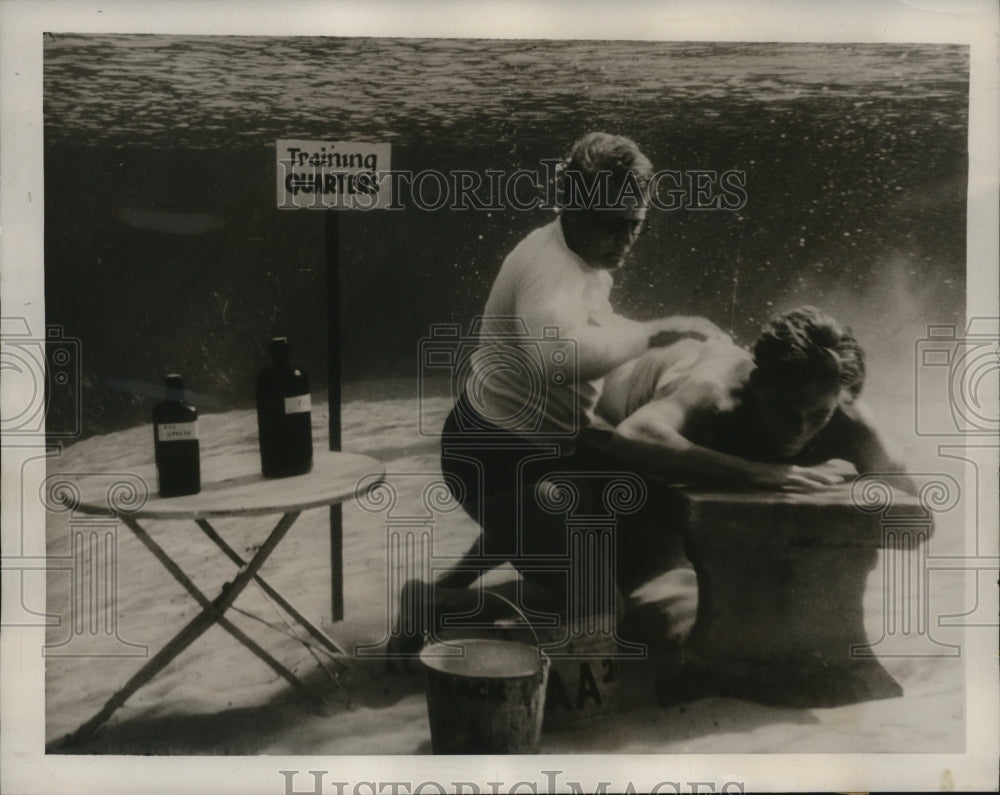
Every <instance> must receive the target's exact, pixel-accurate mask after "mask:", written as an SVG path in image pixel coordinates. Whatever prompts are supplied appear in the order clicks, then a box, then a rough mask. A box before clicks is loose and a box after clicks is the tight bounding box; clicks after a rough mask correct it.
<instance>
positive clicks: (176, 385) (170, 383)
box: [165, 373, 184, 400]
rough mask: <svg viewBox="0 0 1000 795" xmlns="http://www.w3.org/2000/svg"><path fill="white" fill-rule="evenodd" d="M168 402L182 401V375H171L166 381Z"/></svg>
mask: <svg viewBox="0 0 1000 795" xmlns="http://www.w3.org/2000/svg"><path fill="white" fill-rule="evenodd" d="M165 384H166V387H167V400H180V399H181V398H182V397H183V396H184V377H183V376H182V375H181V374H180V373H170V374H169V375H168V376H167V377H166V379H165Z"/></svg>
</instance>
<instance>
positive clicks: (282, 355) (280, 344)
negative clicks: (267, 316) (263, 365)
mask: <svg viewBox="0 0 1000 795" xmlns="http://www.w3.org/2000/svg"><path fill="white" fill-rule="evenodd" d="M271 355H272V356H273V357H274V361H275V362H277V363H278V364H288V358H289V353H288V337H272V338H271Z"/></svg>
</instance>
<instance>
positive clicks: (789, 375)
mask: <svg viewBox="0 0 1000 795" xmlns="http://www.w3.org/2000/svg"><path fill="white" fill-rule="evenodd" d="M753 359H754V364H755V365H756V366H757V370H758V377H759V378H761V379H762V380H763V381H765V382H766V383H768V384H774V385H778V386H780V385H782V384H786V383H803V382H819V383H829V384H831V385H839V386H840V387H841V388H842V389H845V390H847V392H848V393H849V394H850V395H851V397H852V398H853V397H857V395H858V394H859V393H860V392H861V387H862V386H863V384H864V381H865V352H864V350H862V348H861V346H860V345H859V344H858V341H857V340H856V339H855V338H854V334H853V333H852V332H851V330H850V329H849V328H848V327H847V326H844V325H841V324H840V323H838V322H837V321H836V320H834V319H833V318H832V317H830V316H829V315H826V314H824V313H823V312H821V311H820V310H818V309H817V308H816V307H814V306H802V307H799V308H797V309H792V310H791V311H789V312H785V313H783V314H781V315H778V316H777V317H775V318H773V319H772V320H771V321H770V322H769V323H768V324H767V325H766V326H765V327H764V329H763V331H761V334H760V336H759V337H758V338H757V342H756V343H755V344H754V346H753Z"/></svg>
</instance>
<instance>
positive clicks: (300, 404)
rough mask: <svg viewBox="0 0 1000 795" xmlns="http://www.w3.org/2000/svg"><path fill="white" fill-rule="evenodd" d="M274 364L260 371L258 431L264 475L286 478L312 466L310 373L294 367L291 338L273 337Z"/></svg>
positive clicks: (301, 472)
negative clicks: (291, 359)
mask: <svg viewBox="0 0 1000 795" xmlns="http://www.w3.org/2000/svg"><path fill="white" fill-rule="evenodd" d="M271 356H272V357H273V363H272V364H271V366H270V367H265V368H264V369H263V370H261V371H260V372H259V373H258V374H257V432H258V434H259V438H260V467H261V471H262V472H263V473H264V477H268V478H284V477H289V476H290V475H301V474H303V473H305V472H308V471H309V470H311V469H312V463H313V448H312V412H311V408H312V406H311V403H310V398H309V376H308V375H307V374H306V372H305V371H304V370H301V369H299V368H297V367H293V366H292V365H291V363H290V357H289V353H288V340H287V339H286V338H285V337H275V338H274V339H273V340H271Z"/></svg>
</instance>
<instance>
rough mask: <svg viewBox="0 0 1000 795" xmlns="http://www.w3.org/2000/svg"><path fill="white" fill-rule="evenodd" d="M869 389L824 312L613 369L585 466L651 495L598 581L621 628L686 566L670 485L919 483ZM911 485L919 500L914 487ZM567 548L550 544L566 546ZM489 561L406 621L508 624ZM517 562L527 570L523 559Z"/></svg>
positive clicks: (789, 315)
mask: <svg viewBox="0 0 1000 795" xmlns="http://www.w3.org/2000/svg"><path fill="white" fill-rule="evenodd" d="M864 378H865V357H864V352H863V350H862V349H861V347H860V345H859V344H858V342H857V341H856V340H855V338H854V336H853V335H852V333H851V332H850V330H849V329H847V328H846V327H844V326H842V325H841V324H839V323H838V322H837V321H835V320H834V319H833V318H831V317H829V316H828V315H825V314H824V313H822V312H820V311H819V310H818V309H816V308H814V307H811V306H803V307H800V308H797V309H793V310H791V311H789V312H785V313H783V314H781V315H779V316H777V317H775V318H774V319H773V320H771V322H770V323H768V325H767V326H766V327H765V328H764V329H763V331H762V332H761V334H760V336H759V337H758V339H757V340H756V342H755V343H754V345H753V347H752V350H751V351H747V350H744V349H743V348H740V347H738V346H737V345H735V344H734V343H733V342H732V341H731V340H730V339H729V338H726V337H710V338H708V339H704V340H702V339H695V338H684V339H681V340H680V341H678V342H675V343H673V344H671V345H668V346H665V347H662V348H656V349H651V350H649V351H648V352H646V353H645V354H643V355H642V356H640V357H638V358H637V359H634V360H632V361H630V362H627V363H626V364H624V365H622V366H621V367H619V368H618V369H616V370H614V371H612V372H611V373H610V374H609V375H608V376H607V377H606V378H605V382H604V390H603V396H602V398H601V400H600V402H599V403H598V406H597V411H598V412H599V414H600V415H601V417H602V418H603V420H605V421H606V422H607V425H606V426H604V428H603V430H602V429H600V427H599V426H598V427H594V428H591V429H589V430H588V431H587V433H588V434H590V438H589V439H586V438H585V439H584V440H582V441H585V442H588V443H585V444H581V445H580V448H581V449H580V452H579V453H578V454H579V455H581V456H591V457H592V458H591V460H590V461H589V462H587V466H585V467H582V469H584V470H586V471H598V470H602V469H603V470H604V471H606V472H616V471H627V472H633V473H635V474H637V475H640V476H641V477H643V478H645V479H646V480H647V482H648V485H649V488H648V490H647V491H648V497H647V500H646V503H645V505H644V507H643V508H642V509H641V510H640V511H639V512H638V513H636V514H633V515H630V516H621V517H619V518H618V521H617V523H616V539H615V546H616V552H617V555H616V559H615V561H614V566H613V570H614V571H613V574H612V573H611V571H610V567H607V568H604V567H602V566H600V565H599V566H597V567H596V569H592V570H591V574H592V575H594V576H596V577H597V578H603V577H613V578H614V585H615V588H616V590H617V592H618V594H619V612H620V615H619V618H622V617H623V616H622V615H621V612H622V610H623V609H624V608H625V606H626V605H627V604H628V600H627V599H624V598H622V597H627V596H628V595H629V594H630V593H632V592H633V591H635V590H636V589H637V588H639V586H641V585H642V584H643V583H645V582H648V581H649V580H651V579H653V578H654V577H657V576H658V575H660V574H663V573H665V572H666V571H668V570H670V569H672V568H675V567H678V566H683V565H685V564H686V559H685V558H684V556H683V554H682V546H683V545H682V541H681V539H680V537H679V536H678V535H677V534H676V533H674V532H672V531H671V529H670V528H669V526H668V525H669V518H668V515H669V509H668V507H667V505H668V504H669V503H668V502H666V501H664V499H663V497H664V492H665V488H666V486H667V484H668V483H688V482H703V483H717V484H719V485H725V486H726V487H737V488H765V489H777V490H790V491H814V490H818V489H823V488H828V487H830V486H834V485H836V484H839V483H842V482H843V481H844V480H845V478H848V477H852V476H853V475H854V473H855V472H857V473H866V472H884V473H899V474H901V473H903V472H905V467H904V465H903V463H902V462H901V461H900V460H899V458H898V457H897V456H896V455H894V454H893V453H891V452H890V451H889V447H888V445H887V443H886V441H885V439H884V438H883V435H882V434H881V433H880V432H879V430H878V428H877V427H876V424H875V421H874V419H873V417H872V414H871V411H870V410H869V409H868V407H867V406H866V405H865V403H864V402H863V401H862V400H861V398H860V397H859V394H860V392H861V388H862V385H863V383H864ZM900 482H901V483H903V485H904V487H906V488H907V490H908V491H912V490H914V489H913V486H912V484H911V483H909V481H908V479H906V478H905V477H902V478H900ZM539 488H545V484H544V483H541V484H539ZM524 532H525V534H526V535H527V536H538V537H544V536H546V534H548V535H549V536H553V535H555V534H559V533H561V534H562V535H563V541H562V544H561V548H562V549H565V548H566V546H565V540H564V535H565V528H564V526H562V525H560V526H559V527H558V528H554V527H553V526H551V524H549V523H547V521H546V519H545V517H543V516H542V515H541V514H539V513H535V514H534V515H531V514H530V511H529V515H526V516H525V518H524ZM557 540H558V539H555V540H554V541H553V543H552V544H550V545H548V546H551V547H552V548H555V547H558V546H560V545H559V544H558V543H555V541H557ZM480 549H481V541H480V540H477V541H476V542H475V543H474V544H473V546H472V548H471V549H470V550H469V552H468V553H466V555H465V557H464V558H463V559H462V561H461V562H460V563H458V564H456V566H454V567H453V568H452V569H451V570H449V571H447V572H444V573H443V574H442V575H441V576H440V577H439V579H438V582H437V583H436V584H435V585H434V586H431V585H430V584H428V583H423V582H420V581H417V580H411V581H409V582H408V583H407V584H406V585H405V586H404V588H403V590H402V593H401V604H400V613H401V615H410V616H412V615H418V614H419V615H428V616H431V617H433V618H434V621H435V623H437V621H438V619H439V617H440V616H441V615H443V614H444V613H450V614H457V613H465V614H469V613H472V612H477V611H481V612H478V613H477V619H478V620H479V621H483V620H494V619H496V618H499V617H501V616H502V615H505V614H506V613H505V611H506V606H505V605H504V603H503V602H501V601H499V600H495V599H486V600H485V601H483V600H482V599H481V597H480V595H479V593H478V589H477V588H475V587H467V586H468V584H469V582H470V581H471V580H472V579H473V578H474V576H475V575H472V574H469V572H470V571H471V570H475V569H477V560H481V557H480V556H481V554H482V553H481V552H480ZM511 562H512V563H513V565H514V567H515V568H518V569H520V566H519V565H518V560H515V559H512V560H511ZM478 568H482V567H481V566H479V567H478ZM522 575H523V577H524V581H523V582H522V583H521V584H520V585H519V586H518V587H519V588H520V589H521V590H520V596H521V597H527V598H528V599H529V601H532V602H533V603H534V604H537V605H538V606H539V608H541V609H544V610H552V609H554V610H556V611H558V612H560V613H563V614H564V615H565V614H566V613H567V612H568V611H569V609H570V608H571V606H572V605H571V604H570V600H571V599H573V598H574V595H573V594H571V593H565V594H563V593H554V592H552V591H554V590H564V589H559V588H553V586H552V585H551V582H550V581H546V580H545V579H543V578H542V577H540V576H539V575H538V573H537V572H534V571H531V570H525V571H522ZM572 578H573V579H574V580H575V581H578V582H579V581H580V577H579V575H573V576H572ZM510 595H512V596H514V598H517V594H516V593H513V592H512V593H511V594H510ZM626 620H627V619H626ZM421 640H422V639H421V638H419V637H416V633H414V632H412V631H411V632H407V633H400V632H398V631H397V633H394V637H393V638H392V639H391V640H390V644H389V652H390V654H392V653H398V654H401V655H405V654H408V653H413V652H415V651H416V650H418V649H419V646H420V644H421Z"/></svg>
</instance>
